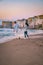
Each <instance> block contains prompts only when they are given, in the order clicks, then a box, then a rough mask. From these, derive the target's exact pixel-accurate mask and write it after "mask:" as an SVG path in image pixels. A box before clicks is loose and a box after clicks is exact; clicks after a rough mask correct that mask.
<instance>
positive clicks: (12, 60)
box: [0, 37, 43, 65]
mask: <svg viewBox="0 0 43 65" xmlns="http://www.w3.org/2000/svg"><path fill="white" fill-rule="evenodd" d="M0 65H43V38H41V37H40V38H33V39H32V38H29V39H14V40H11V41H9V42H5V43H3V44H0Z"/></svg>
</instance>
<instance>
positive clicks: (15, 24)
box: [14, 21, 19, 33]
mask: <svg viewBox="0 0 43 65" xmlns="http://www.w3.org/2000/svg"><path fill="white" fill-rule="evenodd" d="M18 29H19V24H18V23H17V22H16V21H15V22H14V32H16V33H17V32H18Z"/></svg>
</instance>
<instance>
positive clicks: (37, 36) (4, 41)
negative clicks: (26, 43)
mask: <svg viewBox="0 0 43 65" xmlns="http://www.w3.org/2000/svg"><path fill="white" fill-rule="evenodd" d="M6 38H7V39H6ZM34 38H43V34H34V35H29V38H24V37H20V39H34ZM13 39H19V37H16V38H15V37H14V36H7V37H3V38H1V39H0V44H2V43H6V42H9V41H12V40H13ZM2 40H3V41H2Z"/></svg>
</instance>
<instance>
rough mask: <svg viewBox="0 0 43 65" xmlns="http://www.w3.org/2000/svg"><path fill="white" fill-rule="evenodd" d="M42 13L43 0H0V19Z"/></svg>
mask: <svg viewBox="0 0 43 65" xmlns="http://www.w3.org/2000/svg"><path fill="white" fill-rule="evenodd" d="M42 14H43V0H0V19H8V20H16V19H22V18H28V17H32V16H36V15H42Z"/></svg>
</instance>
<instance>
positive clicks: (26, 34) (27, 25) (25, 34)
mask: <svg viewBox="0 0 43 65" xmlns="http://www.w3.org/2000/svg"><path fill="white" fill-rule="evenodd" d="M28 28H29V24H28V20H26V23H25V31H24V36H25V38H27V37H29V35H28V31H27V30H28Z"/></svg>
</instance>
